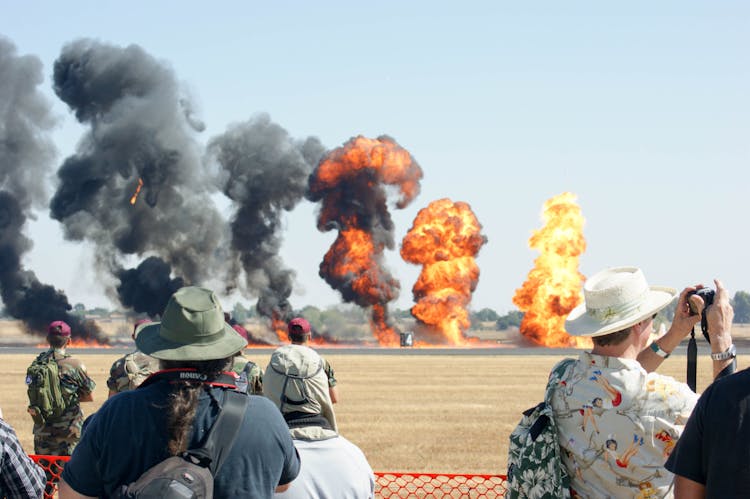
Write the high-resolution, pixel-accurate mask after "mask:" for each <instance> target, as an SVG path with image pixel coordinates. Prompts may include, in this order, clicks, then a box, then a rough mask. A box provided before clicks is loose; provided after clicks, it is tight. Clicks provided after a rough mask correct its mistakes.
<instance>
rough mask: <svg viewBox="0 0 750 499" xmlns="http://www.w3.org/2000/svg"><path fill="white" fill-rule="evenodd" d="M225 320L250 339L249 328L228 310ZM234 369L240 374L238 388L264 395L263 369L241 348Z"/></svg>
mask: <svg viewBox="0 0 750 499" xmlns="http://www.w3.org/2000/svg"><path fill="white" fill-rule="evenodd" d="M224 321H225V322H226V323H227V324H229V325H230V326H232V329H234V330H235V331H237V332H238V333H239V334H240V336H242V337H243V338H245V341H247V340H248V336H247V329H245V328H244V327H242V326H241V325H240V324H238V323H237V321H235V320H233V319H232V318H231V316H230V315H229V314H228V313H226V312H224ZM232 371H233V372H234V373H235V374H236V375H237V376H239V378H238V379H237V381H236V383H237V388H239V389H240V390H243V391H245V392H247V393H249V394H251V395H263V371H262V370H261V369H260V367H259V366H258V364H256V363H255V362H253V361H251V360H250V359H248V358H247V357H245V356H243V355H242V351H241V350H240V351H239V352H237V355H235V356H234V363H233V364H232Z"/></svg>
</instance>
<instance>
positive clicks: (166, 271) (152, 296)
mask: <svg viewBox="0 0 750 499" xmlns="http://www.w3.org/2000/svg"><path fill="white" fill-rule="evenodd" d="M171 272H172V269H171V268H170V267H169V264H167V263H166V262H165V261H163V260H162V259H160V258H158V257H155V256H150V257H148V258H146V259H145V260H143V261H142V262H141V263H140V264H139V265H138V267H137V268H134V269H122V270H120V271H119V272H118V273H117V277H118V278H119V279H120V284H119V285H118V286H117V295H118V296H119V298H120V303H122V304H123V305H124V306H126V307H128V308H131V309H133V310H134V311H136V312H138V313H145V314H148V316H149V317H151V318H152V319H153V318H155V317H157V316H161V314H162V313H163V312H164V307H166V306H167V302H168V301H169V297H170V296H172V293H174V292H175V291H177V290H178V289H180V288H181V287H182V286H184V284H185V283H184V282H183V280H182V279H181V278H179V277H177V278H174V279H173V278H171V277H170V274H171Z"/></svg>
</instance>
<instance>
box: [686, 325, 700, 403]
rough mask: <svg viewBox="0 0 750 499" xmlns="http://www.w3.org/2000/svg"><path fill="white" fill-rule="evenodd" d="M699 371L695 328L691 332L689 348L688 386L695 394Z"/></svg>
mask: <svg viewBox="0 0 750 499" xmlns="http://www.w3.org/2000/svg"><path fill="white" fill-rule="evenodd" d="M697 370H698V345H697V344H696V343H695V327H693V329H691V330H690V340H688V346H687V385H688V386H689V387H690V389H691V390H693V392H694V393H695V376H696V372H697Z"/></svg>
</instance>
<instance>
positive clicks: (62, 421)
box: [33, 349, 96, 456]
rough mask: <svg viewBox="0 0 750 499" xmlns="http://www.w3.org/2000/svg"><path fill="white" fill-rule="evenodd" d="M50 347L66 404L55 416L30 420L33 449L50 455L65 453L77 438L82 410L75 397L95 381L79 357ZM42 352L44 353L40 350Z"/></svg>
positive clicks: (66, 453)
mask: <svg viewBox="0 0 750 499" xmlns="http://www.w3.org/2000/svg"><path fill="white" fill-rule="evenodd" d="M50 351H54V355H55V361H56V362H57V365H58V367H59V371H60V388H61V390H62V392H63V399H64V400H65V401H67V404H68V408H67V409H65V411H64V412H63V413H62V414H61V415H60V417H57V418H49V419H47V420H46V421H45V422H44V423H43V424H39V423H36V422H35V423H34V429H33V433H34V453H35V454H46V455H52V456H69V455H71V454H72V453H73V449H74V448H75V446H76V444H77V443H78V440H79V439H80V438H81V427H82V426H83V411H81V403H80V402H79V401H78V397H79V396H80V395H81V394H83V393H91V392H93V391H94V388H96V383H94V380H92V379H91V378H90V377H89V375H88V373H87V372H86V366H84V365H83V362H81V361H80V360H79V359H76V358H74V357H71V356H70V355H69V354H66V353H62V351H60V350H52V349H50V350H49V351H48V352H50ZM42 355H44V354H42Z"/></svg>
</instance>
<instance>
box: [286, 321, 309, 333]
mask: <svg viewBox="0 0 750 499" xmlns="http://www.w3.org/2000/svg"><path fill="white" fill-rule="evenodd" d="M294 326H298V327H300V328H302V331H303V332H304V333H305V334H307V333H309V332H310V323H309V322H307V320H306V319H303V318H302V317H295V318H294V319H292V320H290V321H289V326H288V330H289V333H290V334H291V332H292V327H294Z"/></svg>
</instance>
